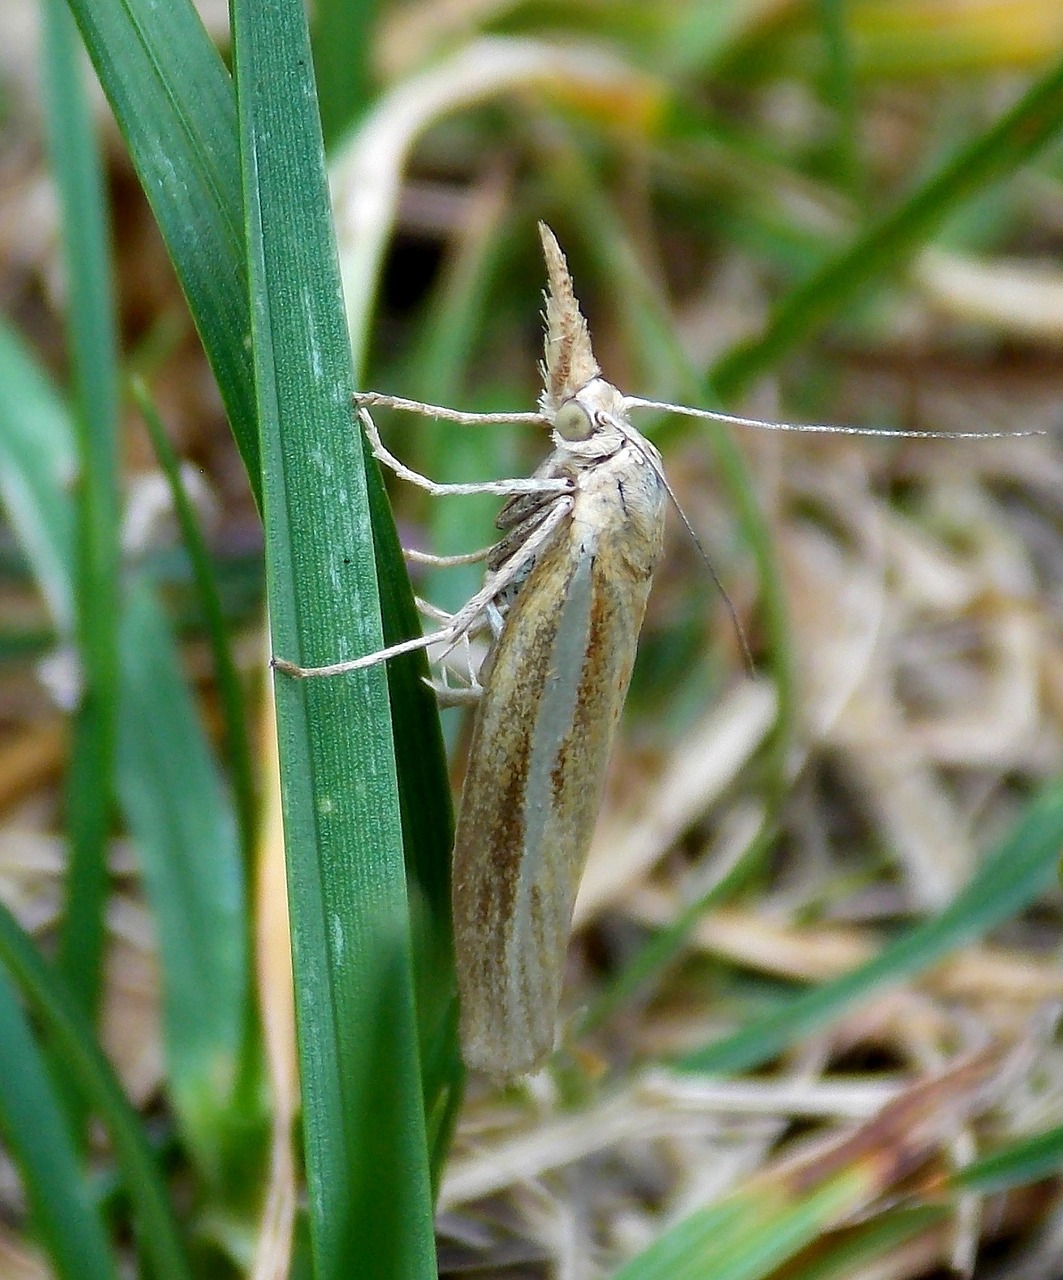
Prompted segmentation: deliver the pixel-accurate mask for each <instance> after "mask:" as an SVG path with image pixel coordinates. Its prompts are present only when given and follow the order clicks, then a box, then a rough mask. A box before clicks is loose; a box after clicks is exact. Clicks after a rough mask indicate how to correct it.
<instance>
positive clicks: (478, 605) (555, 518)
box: [454, 497, 572, 639]
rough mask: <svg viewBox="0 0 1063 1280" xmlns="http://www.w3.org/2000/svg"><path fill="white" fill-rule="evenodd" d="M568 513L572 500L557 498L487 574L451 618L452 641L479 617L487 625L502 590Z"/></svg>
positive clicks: (468, 629) (551, 535) (496, 607)
mask: <svg viewBox="0 0 1063 1280" xmlns="http://www.w3.org/2000/svg"><path fill="white" fill-rule="evenodd" d="M571 511H572V499H571V498H569V497H564V498H559V499H558V500H557V502H556V504H555V505H554V506H553V507H552V508H551V510H550V511H549V513H548V514H547V515H546V517H545V518H544V520H543V522H542V524H540V525H539V527H538V528H537V529H536V530H534V532H533V533H531V534H530V535H529V536H528V538H527V540H526V541H525V542H524V543H523V544H522V545H521V546H519V547H518V548H517V549H516V551H514V553H513V554H512V555H511V556H510V557H509V559H508V560H504V561H503V562H502V563H501V564H500V565H499V566H498V568H497V569H494V570H492V571H491V572H490V573H488V575H487V577H486V579H485V580H484V585H483V586H482V587H481V588H480V590H479V591H477V593H476V594H475V595H474V596H473V597H472V598H471V599H470V600H469V601H468V603H467V604H465V605H463V606H462V607H461V608H460V609H459V610H458V612H457V613H456V614H455V615H454V631H455V639H457V638H458V637H460V636H462V635H464V634H465V633H466V632H468V631H471V630H472V628H473V626H474V625H475V624H476V622H477V621H478V619H480V618H482V617H485V616H486V617H487V618H488V622H489V624H490V615H489V610H490V608H491V607H492V606H493V607H494V608H495V611H496V613H498V606H497V604H496V603H495V602H496V600H497V598H498V597H499V596H500V595H501V594H502V592H503V591H505V589H506V587H508V586H509V585H510V584H511V583H512V582H515V581H516V579H517V578H519V577H520V575H521V573H522V572H523V571H524V570H525V569H526V568H527V566H528V564H529V563H532V562H534V560H535V557H536V555H537V554H538V552H539V550H540V548H541V547H543V546H544V545H545V544H546V543H547V542H548V541H549V540H550V539H551V538H552V537H553V535H554V533H555V532H556V530H557V528H558V527H559V526H560V524H561V522H562V521H563V520H565V519H567V517H568V515H569V513H570V512H571ZM492 629H493V627H492Z"/></svg>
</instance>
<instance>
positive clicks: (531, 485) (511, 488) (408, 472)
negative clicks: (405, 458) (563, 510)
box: [358, 407, 572, 497]
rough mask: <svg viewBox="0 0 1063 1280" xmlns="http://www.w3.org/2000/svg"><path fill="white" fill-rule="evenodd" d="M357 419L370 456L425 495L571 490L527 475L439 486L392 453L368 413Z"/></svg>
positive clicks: (566, 485)
mask: <svg viewBox="0 0 1063 1280" xmlns="http://www.w3.org/2000/svg"><path fill="white" fill-rule="evenodd" d="M358 417H359V418H360V419H361V422H362V426H363V427H364V428H365V434H366V436H367V437H368V439H369V443H370V446H371V447H372V450H373V456H374V457H375V458H376V459H377V461H378V462H382V463H383V464H384V466H385V467H387V468H388V470H389V471H393V472H394V473H395V475H397V476H398V477H399V479H400V480H406V481H408V482H409V483H410V484H415V485H417V487H418V488H420V489H424V490H425V491H426V492H427V493H430V494H432V495H434V496H435V497H440V496H442V495H444V494H455V495H469V494H474V493H495V494H498V495H499V496H501V497H513V496H514V495H516V494H527V493H567V492H569V491H570V490H571V488H572V481H571V480H567V479H563V478H553V477H541V476H529V477H527V478H525V479H522V480H477V481H474V482H473V483H471V484H441V483H440V482H439V481H436V480H430V479H429V478H428V476H423V475H421V474H420V472H418V471H414V470H412V468H410V467H408V466H406V464H405V463H403V462H400V461H399V460H398V458H396V457H395V455H394V454H393V453H391V452H390V451H389V450H388V449H387V448H386V446H385V445H384V442H383V441H382V440H381V438H380V432H379V431H378V430H377V428H376V423H375V422H374V421H373V419H372V418H371V417H370V416H369V410H368V409H365V408H362V407H359V409H358Z"/></svg>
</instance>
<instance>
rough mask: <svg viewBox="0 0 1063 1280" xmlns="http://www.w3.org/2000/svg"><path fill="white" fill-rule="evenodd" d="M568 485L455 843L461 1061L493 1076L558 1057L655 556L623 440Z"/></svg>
mask: <svg viewBox="0 0 1063 1280" xmlns="http://www.w3.org/2000/svg"><path fill="white" fill-rule="evenodd" d="M603 385H604V384H603ZM610 390H611V388H610ZM551 463H555V464H558V465H562V466H563V465H566V460H558V459H557V456H556V455H555V456H554V458H552V459H551ZM568 465H572V464H570V463H569V464H568ZM577 485H578V487H577V489H576V493H575V496H574V505H573V508H572V512H571V514H570V515H569V517H568V520H567V521H566V522H565V524H564V525H563V526H562V527H561V528H560V529H559V530H558V532H557V534H556V535H555V538H554V540H553V542H552V543H551V544H550V545H549V546H548V547H547V548H546V549H545V550H544V551H543V552H542V553H541V554H540V558H539V559H538V561H537V563H536V565H535V567H534V568H533V569H532V571H531V574H530V575H529V577H528V579H527V581H526V582H525V583H524V585H523V586H522V587H521V589H520V591H519V593H518V595H517V598H516V601H515V603H514V604H513V605H512V606H511V608H510V610H509V613H508V615H507V617H506V622H505V627H504V629H503V631H502V635H501V637H500V638H499V641H498V643H497V645H496V647H495V649H494V651H493V653H492V654H491V656H490V658H489V659H488V662H489V664H490V666H489V670H487V671H486V672H481V681H482V682H483V685H484V693H483V697H482V699H481V701H480V705H479V708H478V710H477V714H476V723H475V726H474V729H473V738H472V746H471V749H470V753H469V765H468V770H467V772H466V777H465V786H464V789H463V791H462V799H461V808H460V811H459V816H458V824H457V832H456V836H455V842H454V870H453V908H454V941H455V948H456V955H457V968H458V987H459V990H460V993H461V1029H462V1047H463V1054H464V1057H465V1060H466V1062H467V1063H468V1065H469V1066H472V1067H478V1068H480V1069H482V1070H484V1071H487V1072H489V1073H490V1074H492V1075H494V1076H502V1077H511V1076H515V1075H521V1074H523V1073H524V1072H527V1071H530V1070H532V1069H533V1068H534V1067H536V1066H538V1065H539V1064H540V1063H541V1062H542V1061H543V1059H544V1058H545V1057H546V1056H547V1055H548V1054H549V1053H550V1052H551V1050H552V1049H553V1047H554V1024H555V1020H556V1016H557V1007H558V1003H559V1001H560V996H561V979H562V973H563V970H564V961H565V950H566V946H567V943H568V934H569V929H570V927H571V922H572V910H573V907H574V905H575V900H576V891H577V889H578V887H579V881H580V877H581V875H582V874H583V867H584V863H585V862H586V858H587V851H588V849H589V846H590V840H591V836H592V834H593V831H594V824H595V821H596V819H597V816H598V810H599V807H600V805H601V799H602V789H603V786H604V782H605V772H606V766H607V764H608V761H609V755H610V752H611V750H612V745H613V738H614V735H615V731H616V726H617V722H618V720H619V717H620V711H621V708H622V706H623V703H624V697H625V695H626V693H627V687H628V682H629V681H630V679H631V668H632V665H633V663H634V660H635V647H636V644H637V642H638V636H639V630H640V629H641V626H642V619H643V615H644V613H645V610H646V599H647V596H648V595H649V590H650V578H651V575H652V574H653V570H654V568H655V566H656V564H657V561H658V559H659V557H660V554H661V546H662V536H663V528H664V499H665V492H664V490H663V489H662V488H661V486H660V483H659V481H658V479H657V474H656V472H655V471H654V470H653V469H652V468H651V467H650V466H649V465H648V464H647V462H646V459H645V457H644V456H643V455H642V454H641V453H639V452H638V451H637V450H636V449H635V448H633V447H632V446H631V444H629V443H628V442H626V441H625V442H624V443H623V444H622V445H621V447H620V448H619V449H618V451H617V452H616V453H614V454H613V455H612V456H611V457H608V458H603V459H600V460H598V461H596V462H594V463H593V465H590V466H587V467H585V469H583V470H582V471H577Z"/></svg>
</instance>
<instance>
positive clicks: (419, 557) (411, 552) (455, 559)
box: [402, 547, 494, 569]
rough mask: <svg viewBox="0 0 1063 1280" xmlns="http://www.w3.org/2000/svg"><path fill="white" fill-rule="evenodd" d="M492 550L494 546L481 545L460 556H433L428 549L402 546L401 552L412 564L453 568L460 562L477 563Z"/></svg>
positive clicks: (485, 557) (484, 558)
mask: <svg viewBox="0 0 1063 1280" xmlns="http://www.w3.org/2000/svg"><path fill="white" fill-rule="evenodd" d="M493 550H494V547H481V548H480V550H479V551H466V552H465V554H464V555H460V556H434V555H432V553H431V552H430V551H418V550H416V548H414V547H403V548H402V554H403V555H404V556H405V557H406V559H407V560H409V561H410V562H411V563H412V564H427V565H434V566H435V567H436V568H437V569H453V568H456V567H457V566H458V565H460V564H479V563H480V562H481V561H482V560H486V559H487V557H488V556H489V555H490V554H491V552H492V551H493Z"/></svg>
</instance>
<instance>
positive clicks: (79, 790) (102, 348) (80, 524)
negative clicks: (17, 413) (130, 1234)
mask: <svg viewBox="0 0 1063 1280" xmlns="http://www.w3.org/2000/svg"><path fill="white" fill-rule="evenodd" d="M41 14H42V29H43V40H42V47H43V54H44V56H43V64H44V65H43V72H44V74H43V84H44V90H45V92H44V101H45V108H46V110H45V115H46V118H47V122H48V135H49V145H50V149H51V158H52V170H53V174H54V176H55V180H56V184H57V187H58V191H59V201H60V207H61V211H62V224H61V229H62V236H61V245H62V259H63V270H64V275H65V278H66V297H67V317H66V322H67V333H68V339H69V347H70V355H71V367H72V370H73V384H74V385H73V391H74V403H75V405H76V412H75V415H74V422H75V425H76V430H77V446H78V471H77V482H76V487H75V490H74V494H75V501H76V505H77V537H76V544H75V545H76V556H77V577H76V587H75V589H76V599H77V615H78V616H77V641H78V660H79V666H80V677H81V689H80V696H79V699H78V706H77V711H76V713H75V717H74V735H73V749H72V755H71V763H70V773H69V777H68V787H67V820H68V824H69V831H70V862H69V866H68V869H67V876H66V910H65V913H64V918H63V927H62V933H61V935H60V945H59V965H60V968H61V970H62V972H63V974H64V976H65V978H66V980H67V982H68V983H69V985H70V988H71V990H72V991H74V992H75V993H76V994H77V995H78V997H79V998H80V999H81V1000H82V1001H83V1003H84V1006H85V1008H86V1009H87V1010H89V1011H90V1013H92V1012H93V1011H94V1010H95V1009H96V1006H97V1003H98V1000H99V992H100V981H101V968H102V957H103V940H104V911H105V903H106V896H107V844H108V839H109V836H110V833H111V817H112V813H113V809H114V752H115V733H116V730H115V708H116V705H117V696H116V686H117V653H116V651H117V643H116V639H117V616H118V562H119V552H118V510H119V486H120V480H119V458H118V369H117V363H118V361H117V339H116V334H115V315H114V299H113V296H112V287H111V255H110V249H109V244H108V241H109V228H108V224H107V215H106V212H105V204H104V191H103V186H104V183H103V174H102V171H101V166H100V158H99V151H98V146H97V142H96V138H95V135H94V131H93V125H92V117H91V112H90V108H89V103H88V98H87V95H86V93H85V88H84V85H83V83H82V69H81V63H80V56H81V46H80V42H79V40H78V37H77V30H76V28H75V26H74V23H73V21H72V20H71V17H70V13H69V11H68V9H67V7H66V3H65V0H45V3H44V4H43V6H42V10H41Z"/></svg>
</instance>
